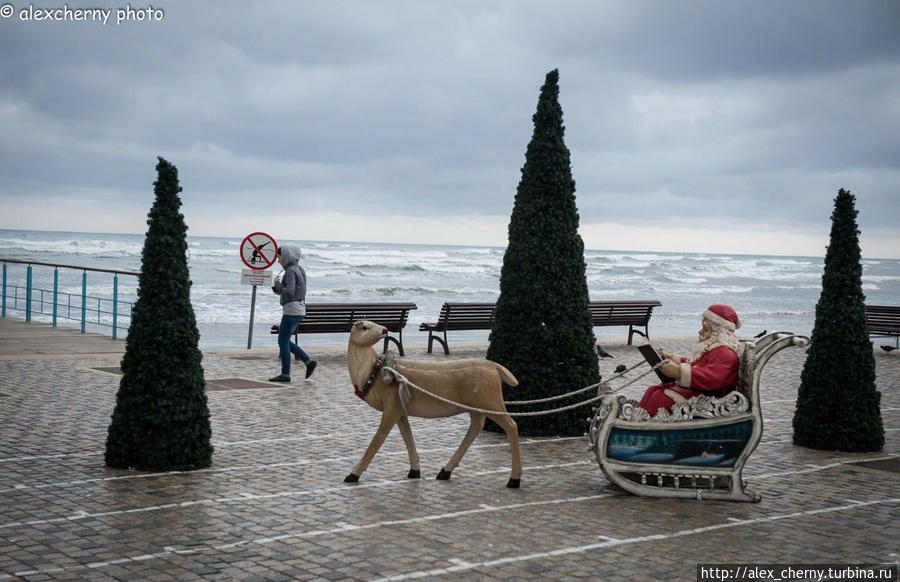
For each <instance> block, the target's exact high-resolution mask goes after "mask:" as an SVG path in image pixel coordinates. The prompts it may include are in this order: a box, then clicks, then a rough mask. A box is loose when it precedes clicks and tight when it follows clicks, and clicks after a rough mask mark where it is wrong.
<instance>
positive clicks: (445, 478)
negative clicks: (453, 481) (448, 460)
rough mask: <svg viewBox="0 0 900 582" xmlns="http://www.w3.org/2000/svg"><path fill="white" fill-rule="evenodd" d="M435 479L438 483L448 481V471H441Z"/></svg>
mask: <svg viewBox="0 0 900 582" xmlns="http://www.w3.org/2000/svg"><path fill="white" fill-rule="evenodd" d="M435 479H438V480H440V481H449V480H450V471H447V470H446V469H441V472H440V473H438V474H437V477H435Z"/></svg>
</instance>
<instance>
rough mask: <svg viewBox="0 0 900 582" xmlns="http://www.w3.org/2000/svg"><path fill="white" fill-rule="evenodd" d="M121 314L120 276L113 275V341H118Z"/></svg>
mask: <svg viewBox="0 0 900 582" xmlns="http://www.w3.org/2000/svg"><path fill="white" fill-rule="evenodd" d="M118 314H119V274H118V273H113V339H116V322H117V321H118Z"/></svg>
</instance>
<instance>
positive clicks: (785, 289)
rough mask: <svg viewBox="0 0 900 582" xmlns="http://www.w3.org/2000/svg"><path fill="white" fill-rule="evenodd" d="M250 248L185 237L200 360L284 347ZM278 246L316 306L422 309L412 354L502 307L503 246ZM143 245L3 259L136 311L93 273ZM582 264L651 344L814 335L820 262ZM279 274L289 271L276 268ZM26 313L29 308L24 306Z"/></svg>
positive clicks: (874, 262)
mask: <svg viewBox="0 0 900 582" xmlns="http://www.w3.org/2000/svg"><path fill="white" fill-rule="evenodd" d="M248 234H249V233H248ZM242 241H243V238H242V237H239V238H231V237H205V236H189V237H188V253H189V256H188V264H189V267H190V273H191V281H192V287H191V303H192V305H193V309H194V313H195V316H196V318H197V324H198V328H199V330H200V348H202V349H246V348H247V347H248V345H249V346H250V347H253V348H265V347H274V345H275V336H273V335H271V334H270V333H269V332H270V328H271V326H272V324H275V323H278V321H279V320H280V319H281V307H280V305H279V303H278V297H277V296H276V295H274V294H272V292H271V290H270V289H269V288H268V287H262V286H260V287H257V291H256V300H255V304H254V301H253V286H252V285H248V284H242V280H241V272H242V270H244V269H246V265H245V264H244V263H243V261H242V259H241V253H240V248H241V243H242ZM277 243H278V244H279V245H280V244H296V245H299V246H300V248H301V249H302V252H303V258H302V260H301V264H302V265H303V266H304V268H305V269H306V272H307V277H308V291H307V301H308V302H309V303H313V302H386V301H411V302H413V303H415V304H416V306H417V309H416V310H415V311H413V312H411V314H410V318H409V323H408V324H407V327H406V328H405V330H404V333H403V341H404V344H405V345H407V346H416V345H424V344H425V343H426V339H427V334H426V333H425V332H420V331H419V324H420V323H421V322H426V321H428V322H432V321H436V320H437V317H438V314H439V312H440V309H441V305H442V304H443V303H444V302H445V301H457V302H466V301H469V302H472V301H496V300H497V298H498V296H499V282H500V270H501V267H502V265H503V253H504V248H502V247H491V246H449V245H423V244H384V243H360V242H334V241H307V240H279V241H277ZM143 245H144V235H133V234H95V233H80V232H48V231H29V230H11V229H7V230H2V229H0V260H3V259H14V260H18V261H32V262H34V263H51V264H56V265H66V266H67V268H60V269H58V270H56V269H54V268H53V267H46V266H41V265H33V266H32V286H33V288H34V289H44V290H46V291H45V296H46V294H47V293H50V290H52V289H53V277H54V271H57V272H58V275H57V276H58V285H59V287H58V288H59V291H60V292H61V293H67V294H73V295H77V296H78V297H77V299H78V300H79V301H80V295H81V289H82V277H83V275H84V274H86V280H87V290H86V293H87V296H88V297H99V298H104V299H111V298H112V296H113V282H114V281H113V279H114V277H115V278H116V279H117V293H118V298H119V300H120V301H125V302H134V301H135V300H136V291H137V277H135V276H132V275H123V274H119V275H117V276H115V275H113V274H112V273H106V272H94V271H84V268H94V269H107V270H119V271H134V272H139V271H140V268H141V253H142V249H143ZM823 251H824V249H823ZM584 258H585V263H586V267H587V268H586V277H587V283H588V289H589V293H590V298H591V299H593V300H610V301H612V300H628V299H655V300H658V301H660V303H662V306H661V307H658V308H656V309H655V310H654V312H653V317H652V318H651V320H650V326H649V331H650V336H651V338H666V337H694V336H696V334H697V331H698V328H699V322H700V314H701V313H702V312H703V310H704V309H706V308H707V307H708V306H709V305H711V304H713V303H727V304H729V305H731V306H732V307H734V308H735V310H736V311H737V312H738V315H739V316H740V318H741V320H742V322H743V326H742V328H741V330H740V331H739V332H738V333H739V335H742V336H753V335H756V334H757V333H761V332H763V331H769V332H772V331H791V332H794V333H799V334H804V335H808V334H810V333H811V331H812V328H813V321H814V317H815V306H816V302H817V301H818V299H819V294H820V292H821V279H822V271H823V265H824V258H823V257H803V256H768V255H741V254H713V253H709V254H707V253H671V252H644V251H642V252H627V251H609V250H592V249H591V250H586V251H585V256H584ZM4 265H5V267H6V270H5V276H6V280H5V284H6V285H8V286H22V287H24V286H25V281H26V277H27V265H25V264H19V263H10V262H5V263H4ZM862 266H863V277H862V283H863V291H864V293H865V295H866V301H867V303H871V304H879V305H900V260H897V259H879V258H864V259H863V260H862ZM68 267H78V268H68ZM272 268H273V269H274V270H275V271H276V272H278V271H280V270H281V268H280V267H279V266H278V264H277V263H276V264H275V265H274V266H273V267H272ZM19 293H20V294H21V291H20V292H19ZM13 303H14V302H13V301H12V300H11V299H10V298H9V297H8V298H7V313H6V315H7V317H18V318H24V317H25V314H24V311H22V310H18V311H17V310H15V309H11V306H12V305H13ZM18 305H19V306H20V309H21V308H23V307H22V303H21V302H19V303H18ZM251 307H252V310H253V321H254V324H253V326H252V327H251V325H250V319H251ZM534 309H535V312H539V311H540V309H541V298H540V297H535V298H534ZM32 319H33V320H36V321H50V316H49V315H41V314H35V315H33V316H32ZM128 323H129V320H128V319H127V317H126V318H124V319H121V318H120V319H119V322H118V325H119V326H120V329H118V333H119V337H123V335H122V334H123V330H122V329H121V328H122V327H126V328H127V325H128ZM58 325H65V326H70V327H80V322H79V321H75V320H69V319H58ZM87 330H88V331H94V332H100V333H106V334H111V328H109V327H103V326H93V325H88V326H87ZM594 333H595V335H596V336H597V339H598V341H599V342H600V343H601V344H603V343H604V342H607V343H624V341H625V339H626V336H627V328H622V327H612V328H595V329H594ZM487 339H488V332H487V331H459V332H451V337H450V341H451V344H452V343H457V342H484V341H487ZM346 342H347V338H346V336H344V335H342V334H316V335H309V336H302V337H301V344H302V345H305V346H323V347H326V346H342V345H346Z"/></svg>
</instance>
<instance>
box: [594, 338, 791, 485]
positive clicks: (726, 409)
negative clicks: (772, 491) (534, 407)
mask: <svg viewBox="0 0 900 582" xmlns="http://www.w3.org/2000/svg"><path fill="white" fill-rule="evenodd" d="M808 344H809V338H807V337H804V336H798V335H794V334H792V333H790V332H778V333H771V334H768V335H766V336H764V337H762V338H760V339H758V340H755V341H747V342H744V343H743V346H742V350H741V352H742V353H741V359H740V370H739V372H738V385H737V387H736V388H735V390H733V391H732V392H730V393H728V394H727V395H725V396H723V397H721V398H712V397H709V396H705V395H703V396H695V397H693V398H691V399H689V400H686V401H684V402H680V403H678V404H675V405H674V406H673V407H672V408H671V409H670V410H660V411H659V412H658V413H657V415H656V416H655V417H652V418H651V417H650V415H649V414H648V413H647V411H646V410H644V409H642V408H640V407H639V406H638V403H637V402H636V401H634V400H629V399H627V398H626V397H625V396H623V395H616V394H607V395H605V396H604V397H603V398H602V400H601V401H600V406H599V407H598V409H597V413H596V414H595V416H594V417H593V418H592V419H591V420H590V433H589V436H590V442H591V448H592V449H593V451H594V455H595V456H596V458H597V462H598V463H599V464H600V469H601V470H602V471H603V474H604V475H605V476H606V478H607V479H609V481H610V482H611V483H613V484H615V485H617V486H619V487H621V488H622V489H624V490H626V491H628V492H629V493H632V494H635V495H643V496H650V497H697V498H704V499H724V500H730V501H752V502H757V501H759V500H760V498H761V497H760V495H759V494H757V493H755V492H754V491H751V490H749V489H747V488H746V484H745V483H744V481H743V479H742V477H741V471H742V470H743V468H744V464H745V463H746V461H747V459H748V458H749V457H750V455H751V454H752V453H753V451H754V450H755V449H756V446H757V445H758V444H759V441H760V438H761V436H762V429H763V420H762V410H761V408H760V398H759V379H760V376H761V374H762V370H763V367H764V366H765V365H766V362H768V360H769V359H770V358H771V357H772V356H773V355H775V354H776V353H778V352H779V351H781V350H782V349H784V348H786V347H790V346H796V347H805V346H807V345H808Z"/></svg>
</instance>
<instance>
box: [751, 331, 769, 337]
mask: <svg viewBox="0 0 900 582" xmlns="http://www.w3.org/2000/svg"><path fill="white" fill-rule="evenodd" d="M767 331H769V330H767V329H764V330H762V331H761V332H759V333H758V334H756V335H755V336H753V338H754V339H756V338H758V337H762V336H764V335H766V332H767Z"/></svg>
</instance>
